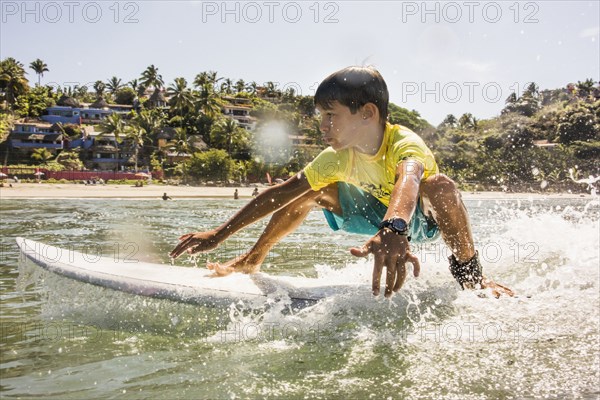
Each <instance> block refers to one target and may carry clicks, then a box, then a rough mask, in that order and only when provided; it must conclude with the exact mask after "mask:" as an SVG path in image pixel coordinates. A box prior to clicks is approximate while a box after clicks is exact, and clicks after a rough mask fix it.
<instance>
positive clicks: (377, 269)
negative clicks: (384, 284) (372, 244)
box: [373, 254, 383, 296]
mask: <svg viewBox="0 0 600 400" xmlns="http://www.w3.org/2000/svg"><path fill="white" fill-rule="evenodd" d="M382 271H383V256H381V255H377V254H375V264H374V265H373V296H379V291H380V290H381V289H380V286H381V272H382Z"/></svg>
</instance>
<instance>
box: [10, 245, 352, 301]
mask: <svg viewBox="0 0 600 400" xmlns="http://www.w3.org/2000/svg"><path fill="white" fill-rule="evenodd" d="M17 244H18V245H19V248H20V249H21V254H22V257H25V258H27V259H29V260H31V261H32V262H33V263H35V264H36V265H38V266H40V267H42V268H44V269H46V270H48V271H50V272H53V273H55V274H58V275H61V276H65V277H68V278H71V279H75V280H78V281H81V282H85V283H89V284H92V285H97V286H102V287H106V288H109V289H114V290H119V291H122V292H126V293H131V294H135V295H140V296H147V297H154V298H160V299H169V300H174V301H179V302H184V303H191V304H201V305H206V306H219V305H229V304H231V302H235V301H238V300H261V299H264V300H266V299H267V297H268V296H270V295H271V296H273V297H278V296H281V297H286V296H288V297H289V298H290V300H291V302H292V306H293V307H295V308H296V307H298V308H301V307H306V306H309V305H312V304H315V303H316V302H318V301H319V300H321V299H324V298H326V297H328V296H333V295H336V294H341V293H349V292H352V291H355V290H356V289H357V288H358V286H360V285H358V284H347V283H342V284H339V285H326V284H324V283H323V282H322V281H320V280H318V279H311V278H303V277H291V276H274V275H268V274H265V273H256V274H250V275H247V274H231V275H229V276H226V277H215V276H214V274H213V273H212V272H211V271H209V270H208V269H205V268H192V267H177V266H170V265H166V264H153V263H147V262H141V261H134V262H123V260H117V261H116V260H114V259H113V258H110V257H99V256H90V255H86V254H83V253H80V252H77V251H73V250H70V249H63V248H59V247H55V246H51V245H48V244H44V243H40V242H36V241H33V240H28V239H24V238H20V237H19V238H17Z"/></svg>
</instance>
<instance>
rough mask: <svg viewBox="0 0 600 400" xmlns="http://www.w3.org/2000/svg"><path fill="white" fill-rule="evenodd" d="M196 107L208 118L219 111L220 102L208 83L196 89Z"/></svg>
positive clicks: (214, 115) (213, 116)
mask: <svg viewBox="0 0 600 400" xmlns="http://www.w3.org/2000/svg"><path fill="white" fill-rule="evenodd" d="M197 105H198V109H199V110H200V111H201V112H202V113H204V114H205V115H206V116H208V117H210V118H215V117H216V116H217V115H218V114H220V113H221V102H220V100H219V96H218V95H217V94H216V93H215V91H214V90H213V88H212V86H211V85H210V84H208V83H207V84H204V85H202V86H201V87H200V88H199V91H198V103H197Z"/></svg>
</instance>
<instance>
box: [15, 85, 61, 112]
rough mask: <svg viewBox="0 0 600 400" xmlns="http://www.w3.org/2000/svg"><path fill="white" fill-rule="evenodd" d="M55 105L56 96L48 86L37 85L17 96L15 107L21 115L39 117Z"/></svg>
mask: <svg viewBox="0 0 600 400" xmlns="http://www.w3.org/2000/svg"><path fill="white" fill-rule="evenodd" d="M52 105H54V98H53V97H52V95H51V94H50V95H49V91H48V88H47V87H44V86H36V87H34V88H32V89H30V90H29V91H27V93H25V94H22V95H21V96H19V97H18V98H17V101H16V102H15V106H14V109H15V111H16V113H17V114H18V115H19V116H21V117H31V118H37V117H39V116H40V115H42V113H43V112H44V111H45V110H46V108H48V107H51V106H52Z"/></svg>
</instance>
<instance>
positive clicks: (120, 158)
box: [84, 132, 133, 171]
mask: <svg viewBox="0 0 600 400" xmlns="http://www.w3.org/2000/svg"><path fill="white" fill-rule="evenodd" d="M90 136H91V138H92V140H93V144H92V145H91V146H90V147H89V149H88V151H87V152H86V157H85V159H84V164H85V165H86V167H87V168H89V169H98V170H101V171H110V170H113V171H114V170H124V169H125V166H127V165H129V164H131V162H130V159H131V156H132V153H133V152H132V151H128V149H127V147H126V144H125V143H119V142H118V141H117V139H116V138H115V136H114V135H99V134H98V133H95V132H94V133H93V134H91V135H90Z"/></svg>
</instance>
